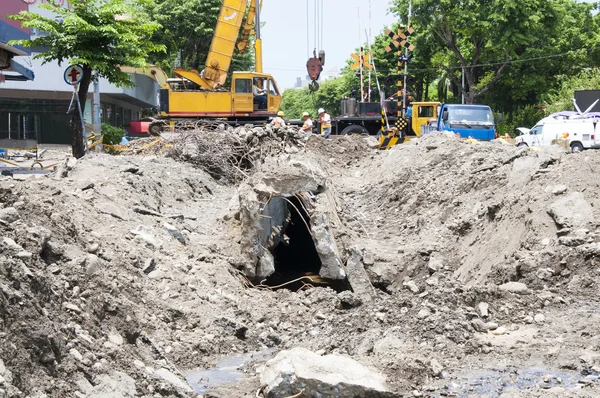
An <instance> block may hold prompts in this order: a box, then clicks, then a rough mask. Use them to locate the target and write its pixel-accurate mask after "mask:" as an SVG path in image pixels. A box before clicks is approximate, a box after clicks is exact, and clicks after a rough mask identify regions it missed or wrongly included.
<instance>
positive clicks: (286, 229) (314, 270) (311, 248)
mask: <svg viewBox="0 0 600 398" xmlns="http://www.w3.org/2000/svg"><path fill="white" fill-rule="evenodd" d="M277 200H283V201H285V204H286V214H287V216H286V219H285V221H284V223H283V225H282V229H281V235H280V239H279V242H278V243H277V244H275V246H274V247H272V248H271V254H273V258H274V263H275V273H274V274H273V275H271V276H270V277H269V278H268V279H267V280H266V284H267V285H269V286H273V287H276V286H280V285H283V284H285V286H284V287H285V288H288V289H290V290H298V289H301V288H302V287H303V286H304V283H309V284H311V285H312V286H317V285H319V284H321V283H323V284H325V282H323V281H321V279H320V277H319V271H320V270H321V265H322V263H321V259H320V257H319V254H318V253H317V248H316V247H315V243H314V241H313V237H312V232H311V221H310V217H309V215H308V213H307V211H306V208H305V206H304V204H303V203H302V201H301V200H300V199H299V198H297V197H296V196H291V197H287V198H277ZM300 278H302V279H301V280H298V281H297V282H293V283H290V282H291V281H294V280H297V279H300ZM308 278H310V279H308Z"/></svg>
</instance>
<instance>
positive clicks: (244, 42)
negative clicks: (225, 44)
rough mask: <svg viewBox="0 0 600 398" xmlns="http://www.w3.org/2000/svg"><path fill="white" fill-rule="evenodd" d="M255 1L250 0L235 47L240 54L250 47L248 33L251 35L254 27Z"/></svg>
mask: <svg viewBox="0 0 600 398" xmlns="http://www.w3.org/2000/svg"><path fill="white" fill-rule="evenodd" d="M257 1H258V0H252V1H250V6H249V7H248V15H246V21H245V22H244V27H243V28H242V33H241V34H240V40H239V41H238V43H237V49H238V51H239V52H240V54H243V53H245V52H246V51H247V50H248V49H249V48H250V35H252V30H253V29H254V22H255V19H256V3H257ZM260 9H262V0H261V2H260ZM259 12H260V11H259Z"/></svg>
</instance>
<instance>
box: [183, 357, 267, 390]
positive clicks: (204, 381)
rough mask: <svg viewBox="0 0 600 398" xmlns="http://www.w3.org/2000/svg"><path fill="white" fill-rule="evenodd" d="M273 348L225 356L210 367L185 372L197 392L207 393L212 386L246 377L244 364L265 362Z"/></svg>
mask: <svg viewBox="0 0 600 398" xmlns="http://www.w3.org/2000/svg"><path fill="white" fill-rule="evenodd" d="M271 354H272V350H265V351H260V352H253V353H247V354H240V355H232V356H228V357H225V358H223V359H222V360H221V361H220V362H218V363H217V364H216V365H215V367H213V368H210V369H194V370H191V371H189V372H187V373H186V374H185V379H186V381H187V382H188V384H189V385H190V386H191V387H192V389H193V390H194V392H195V393H196V394H206V393H207V392H209V391H210V390H211V389H212V388H215V387H218V386H223V385H226V384H233V383H237V382H239V381H241V380H242V379H243V378H244V377H245V373H244V366H246V365H247V364H249V363H251V362H259V361H260V362H264V361H266V360H267V359H268V358H270V356H271Z"/></svg>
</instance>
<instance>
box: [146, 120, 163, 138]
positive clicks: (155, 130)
mask: <svg viewBox="0 0 600 398" xmlns="http://www.w3.org/2000/svg"><path fill="white" fill-rule="evenodd" d="M161 127H162V123H152V124H151V125H150V126H148V133H149V134H150V135H153V136H159V135H160V130H161Z"/></svg>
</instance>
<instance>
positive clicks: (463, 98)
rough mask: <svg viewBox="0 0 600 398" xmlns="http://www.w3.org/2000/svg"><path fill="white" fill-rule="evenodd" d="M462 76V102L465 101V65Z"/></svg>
mask: <svg viewBox="0 0 600 398" xmlns="http://www.w3.org/2000/svg"><path fill="white" fill-rule="evenodd" d="M461 78H462V86H461V88H462V90H460V91H461V92H462V102H461V103H462V104H464V103H465V67H464V66H463V67H462V69H461Z"/></svg>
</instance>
